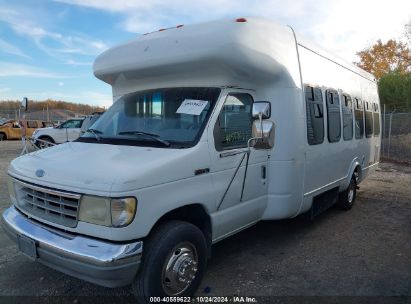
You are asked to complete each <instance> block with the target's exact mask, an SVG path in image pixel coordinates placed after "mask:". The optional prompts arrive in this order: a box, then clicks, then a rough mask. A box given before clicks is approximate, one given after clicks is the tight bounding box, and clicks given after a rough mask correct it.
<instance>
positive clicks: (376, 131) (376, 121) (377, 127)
mask: <svg viewBox="0 0 411 304" xmlns="http://www.w3.org/2000/svg"><path fill="white" fill-rule="evenodd" d="M373 115H374V135H380V114H379V108H378V104H377V103H374V113H373Z"/></svg>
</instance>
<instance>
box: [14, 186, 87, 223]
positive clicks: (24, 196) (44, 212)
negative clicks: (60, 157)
mask: <svg viewBox="0 0 411 304" xmlns="http://www.w3.org/2000/svg"><path fill="white" fill-rule="evenodd" d="M15 189H16V196H17V204H18V207H20V209H22V211H23V212H25V213H27V214H28V215H32V216H33V217H38V218H40V219H44V220H46V221H49V222H53V223H56V224H59V225H63V226H66V227H76V226H77V221H78V211H79V206H80V197H81V196H80V195H79V194H74V193H69V192H63V191H59V190H54V189H48V188H43V187H39V186H36V185H31V184H27V183H24V182H22V181H18V180H15Z"/></svg>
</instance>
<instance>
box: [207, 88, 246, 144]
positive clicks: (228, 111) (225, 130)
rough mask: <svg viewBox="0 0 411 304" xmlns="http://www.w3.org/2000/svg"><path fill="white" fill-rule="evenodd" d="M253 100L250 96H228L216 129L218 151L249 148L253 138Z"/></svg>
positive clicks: (233, 94) (239, 94) (237, 94)
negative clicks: (248, 143) (249, 142)
mask: <svg viewBox="0 0 411 304" xmlns="http://www.w3.org/2000/svg"><path fill="white" fill-rule="evenodd" d="M252 107H253V98H252V97H251V95H250V94H245V93H232V94H230V95H228V96H227V98H226V100H225V102H224V106H223V108H222V109H221V112H220V115H219V116H218V119H217V122H216V125H215V128H214V142H215V147H216V150H217V151H222V150H229V149H236V148H244V147H247V141H248V140H249V139H250V138H251V127H252V114H251V112H252Z"/></svg>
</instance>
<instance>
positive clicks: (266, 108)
mask: <svg viewBox="0 0 411 304" xmlns="http://www.w3.org/2000/svg"><path fill="white" fill-rule="evenodd" d="M270 117H271V103H270V102H269V101H255V102H254V103H253V118H254V119H268V118H270Z"/></svg>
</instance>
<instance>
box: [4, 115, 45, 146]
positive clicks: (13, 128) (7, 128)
mask: <svg viewBox="0 0 411 304" xmlns="http://www.w3.org/2000/svg"><path fill="white" fill-rule="evenodd" d="M46 126H47V122H45V121H42V120H26V127H27V129H26V136H31V135H32V134H33V132H34V131H35V130H36V129H38V128H44V127H46ZM21 135H22V121H17V120H7V121H5V122H3V124H1V125H0V141H1V140H6V139H21Z"/></svg>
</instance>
